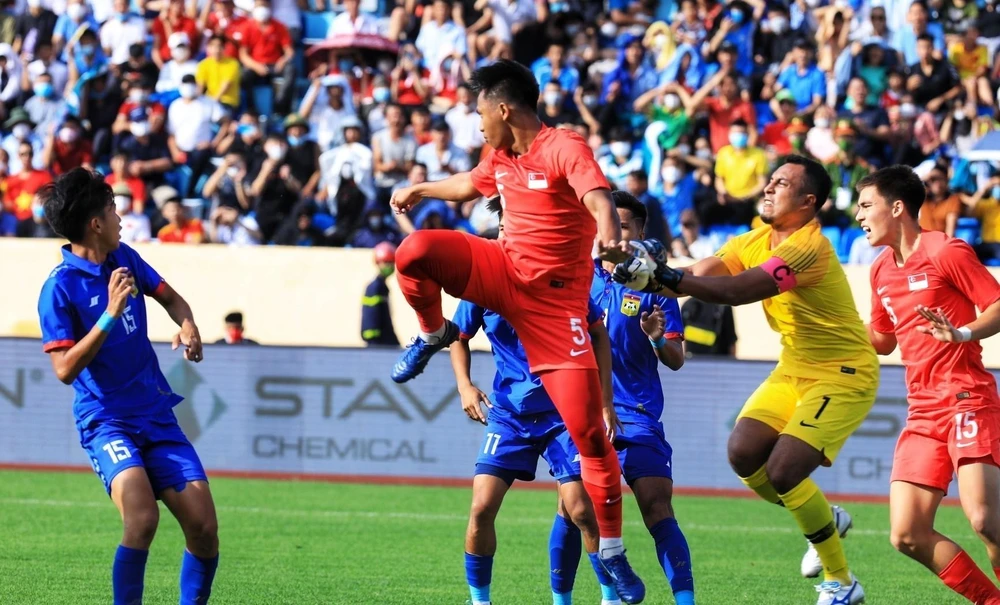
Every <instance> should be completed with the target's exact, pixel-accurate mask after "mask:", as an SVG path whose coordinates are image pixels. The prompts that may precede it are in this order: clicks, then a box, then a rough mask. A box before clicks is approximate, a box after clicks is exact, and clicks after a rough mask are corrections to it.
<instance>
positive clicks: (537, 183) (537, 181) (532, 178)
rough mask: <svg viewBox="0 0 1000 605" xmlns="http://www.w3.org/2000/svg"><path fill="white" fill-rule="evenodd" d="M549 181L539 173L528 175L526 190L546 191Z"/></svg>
mask: <svg viewBox="0 0 1000 605" xmlns="http://www.w3.org/2000/svg"><path fill="white" fill-rule="evenodd" d="M548 188H549V181H548V179H546V178H545V175H544V174H542V173H541V172H529V173H528V189H548Z"/></svg>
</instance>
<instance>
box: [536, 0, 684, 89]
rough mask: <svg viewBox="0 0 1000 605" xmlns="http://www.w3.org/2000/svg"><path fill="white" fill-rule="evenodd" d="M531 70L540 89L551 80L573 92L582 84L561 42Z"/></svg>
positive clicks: (578, 73)
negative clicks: (567, 58)
mask: <svg viewBox="0 0 1000 605" xmlns="http://www.w3.org/2000/svg"><path fill="white" fill-rule="evenodd" d="M688 1H689V2H693V1H694V0H688ZM531 71H532V73H534V74H535V80H538V87H539V88H540V89H545V87H546V86H547V85H548V83H549V82H556V83H557V84H559V90H560V91H569V92H573V91H575V90H576V89H577V88H578V87H579V86H580V72H579V71H577V69H576V68H575V67H573V66H572V65H570V64H569V63H567V62H566V47H564V46H563V45H562V44H559V43H552V44H549V48H548V51H546V53H545V56H543V57H540V58H539V59H537V60H536V61H535V62H534V63H532V64H531Z"/></svg>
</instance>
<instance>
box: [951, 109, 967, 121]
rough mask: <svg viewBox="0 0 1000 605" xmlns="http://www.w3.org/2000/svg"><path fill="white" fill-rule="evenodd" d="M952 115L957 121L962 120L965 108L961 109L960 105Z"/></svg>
mask: <svg viewBox="0 0 1000 605" xmlns="http://www.w3.org/2000/svg"><path fill="white" fill-rule="evenodd" d="M954 117H955V120H957V121H961V120H964V119H965V110H964V109H962V108H961V107H959V108H958V109H956V110H955V114H954Z"/></svg>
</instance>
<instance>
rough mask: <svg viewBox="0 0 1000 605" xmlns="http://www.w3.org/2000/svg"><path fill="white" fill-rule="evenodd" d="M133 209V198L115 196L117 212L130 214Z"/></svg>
mask: <svg viewBox="0 0 1000 605" xmlns="http://www.w3.org/2000/svg"><path fill="white" fill-rule="evenodd" d="M131 208H132V198H130V197H128V196H127V195H116V196H115V211H116V212H118V213H119V214H121V213H123V212H128V211H129V210H130V209H131Z"/></svg>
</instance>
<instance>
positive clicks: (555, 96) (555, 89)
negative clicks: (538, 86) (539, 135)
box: [538, 80, 576, 128]
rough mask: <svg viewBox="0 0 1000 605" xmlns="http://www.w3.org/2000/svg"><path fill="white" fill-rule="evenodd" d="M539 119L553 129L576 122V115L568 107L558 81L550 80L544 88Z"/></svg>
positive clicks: (539, 107) (539, 108)
mask: <svg viewBox="0 0 1000 605" xmlns="http://www.w3.org/2000/svg"><path fill="white" fill-rule="evenodd" d="M538 119H540V120H541V121H542V123H543V124H545V125H546V126H551V127H552V128H555V127H557V126H562V125H563V124H572V123H574V122H576V114H574V113H573V112H572V111H570V110H569V108H568V107H567V106H566V98H565V95H564V94H563V89H562V87H561V86H560V85H559V82H558V81H557V80H550V81H549V82H547V83H546V84H545V86H544V87H543V88H542V95H541V99H540V104H539V106H538Z"/></svg>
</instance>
